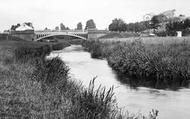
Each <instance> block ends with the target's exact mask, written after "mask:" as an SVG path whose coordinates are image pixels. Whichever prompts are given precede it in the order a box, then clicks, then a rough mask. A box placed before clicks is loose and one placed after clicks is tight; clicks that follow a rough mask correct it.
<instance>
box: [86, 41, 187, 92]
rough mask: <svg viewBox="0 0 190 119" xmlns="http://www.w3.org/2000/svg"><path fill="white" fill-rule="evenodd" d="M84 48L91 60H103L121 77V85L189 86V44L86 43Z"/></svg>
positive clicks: (139, 42)
mask: <svg viewBox="0 0 190 119" xmlns="http://www.w3.org/2000/svg"><path fill="white" fill-rule="evenodd" d="M83 46H84V47H85V48H86V50H88V51H89V52H90V53H91V56H92V57H93V58H106V59H107V61H108V64H109V65H110V66H111V67H112V68H113V69H114V70H115V71H116V72H118V74H119V75H122V77H128V78H121V80H122V82H126V83H129V82H133V81H134V82H136V83H137V84H138V85H137V86H150V87H153V88H162V89H165V88H169V89H176V88H180V87H186V86H188V85H189V79H190V48H189V44H186V43H179V44H175V43H174V44H170V45H163V44H145V43H143V42H142V41H141V40H136V41H133V42H132V43H127V42H120V41H118V42H109V41H108V42H105V41H104V42H101V41H87V42H86V43H84V44H83Z"/></svg>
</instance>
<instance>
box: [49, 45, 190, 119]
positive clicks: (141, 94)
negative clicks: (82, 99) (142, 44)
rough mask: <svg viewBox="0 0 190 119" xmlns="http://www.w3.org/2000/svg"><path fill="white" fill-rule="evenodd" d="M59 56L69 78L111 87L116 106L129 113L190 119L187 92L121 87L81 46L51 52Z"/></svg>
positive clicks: (105, 65) (161, 118)
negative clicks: (155, 114)
mask: <svg viewBox="0 0 190 119" xmlns="http://www.w3.org/2000/svg"><path fill="white" fill-rule="evenodd" d="M57 56H58V57H60V58H61V59H62V60H63V61H64V62H65V63H66V64H67V65H68V66H69V68H70V76H71V77H72V78H73V79H75V80H77V81H82V82H83V85H84V86H88V85H89V82H90V80H92V79H93V77H97V78H96V80H95V84H96V86H97V87H98V86H99V85H100V84H101V85H102V86H105V87H106V88H107V89H108V88H110V87H111V86H114V92H115V97H116V99H117V102H118V106H119V107H120V108H123V110H128V111H129V113H131V112H133V113H139V112H141V113H143V114H145V115H146V114H148V113H149V111H151V110H152V109H157V110H159V116H158V119H187V118H190V113H189V110H190V103H189V101H190V89H180V90H177V91H170V90H157V89H151V88H145V87H138V88H136V89H132V88H130V86H129V85H127V84H122V83H121V82H120V81H119V80H118V78H117V75H116V73H115V72H114V71H113V70H112V69H111V68H110V67H109V65H108V63H107V61H106V60H101V59H93V58H91V55H90V53H88V52H86V51H84V49H83V47H82V46H81V45H72V46H70V47H67V48H65V49H63V50H60V51H54V52H52V53H51V54H50V57H57Z"/></svg>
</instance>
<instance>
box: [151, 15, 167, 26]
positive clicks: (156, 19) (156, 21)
mask: <svg viewBox="0 0 190 119" xmlns="http://www.w3.org/2000/svg"><path fill="white" fill-rule="evenodd" d="M166 20H167V17H166V16H165V15H163V14H160V15H155V16H153V17H152V19H151V24H152V28H154V29H157V28H158V27H159V26H161V23H163V22H165V21H166Z"/></svg>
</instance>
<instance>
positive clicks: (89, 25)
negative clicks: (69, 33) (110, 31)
mask: <svg viewBox="0 0 190 119" xmlns="http://www.w3.org/2000/svg"><path fill="white" fill-rule="evenodd" d="M87 29H96V24H95V23H94V20H93V19H90V20H88V21H87V22H86V27H85V30H87Z"/></svg>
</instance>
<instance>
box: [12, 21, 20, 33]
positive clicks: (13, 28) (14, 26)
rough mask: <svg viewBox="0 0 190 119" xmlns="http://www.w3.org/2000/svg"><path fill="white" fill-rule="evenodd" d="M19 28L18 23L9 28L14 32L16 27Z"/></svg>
mask: <svg viewBox="0 0 190 119" xmlns="http://www.w3.org/2000/svg"><path fill="white" fill-rule="evenodd" d="M19 26H20V24H19V23H18V24H17V25H12V26H11V30H14V31H15V30H16V29H17V28H18V27H19Z"/></svg>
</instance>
